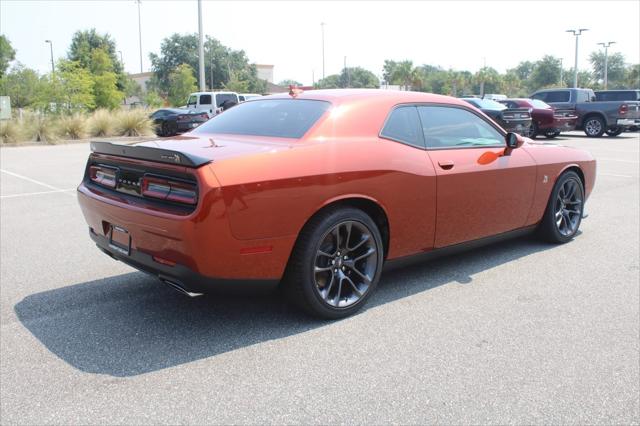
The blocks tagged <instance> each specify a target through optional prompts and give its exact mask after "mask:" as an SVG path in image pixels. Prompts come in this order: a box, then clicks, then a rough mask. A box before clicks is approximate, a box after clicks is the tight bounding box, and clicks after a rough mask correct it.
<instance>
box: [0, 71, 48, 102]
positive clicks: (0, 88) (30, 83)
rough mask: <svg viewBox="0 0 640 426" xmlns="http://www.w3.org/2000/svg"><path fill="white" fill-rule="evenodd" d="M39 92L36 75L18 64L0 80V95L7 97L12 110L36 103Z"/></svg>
mask: <svg viewBox="0 0 640 426" xmlns="http://www.w3.org/2000/svg"><path fill="white" fill-rule="evenodd" d="M41 90H42V85H41V84H40V77H39V76H38V73H37V72H35V71H34V70H32V69H29V68H26V67H25V66H24V65H22V64H20V63H18V64H16V65H15V66H14V67H13V68H12V69H11V70H10V71H9V72H8V73H7V74H5V75H4V77H2V78H0V94H1V95H3V96H9V97H10V98H11V106H13V107H14V108H26V107H30V106H32V105H33V104H34V103H36V101H37V99H38V94H39V92H40V91H41Z"/></svg>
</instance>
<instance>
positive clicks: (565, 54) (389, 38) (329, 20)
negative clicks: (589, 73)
mask: <svg viewBox="0 0 640 426" xmlns="http://www.w3.org/2000/svg"><path fill="white" fill-rule="evenodd" d="M141 11H142V49H143V67H144V70H145V71H148V70H149V68H150V62H149V58H148V54H149V52H158V51H159V49H160V43H161V41H162V39H163V38H164V37H167V36H169V35H171V34H172V33H175V32H178V33H189V32H197V30H198V15H197V13H198V7H197V2H196V1H195V0H180V1H163V0H142V6H141ZM639 21H640V2H639V1H637V0H635V1H622V2H616V1H566V2H562V1H537V2H524V1H498V2H488V1H487V2H482V1H473V2H463V1H449V2H438V1H411V2H399V1H396V2H391V1H389V2H385V1H355V2H344V1H325V2H312V1H285V2H275V1H273V2H272V1H259V2H249V1H207V0H205V1H203V26H204V32H205V34H208V35H210V36H213V37H215V38H217V39H218V40H220V41H221V42H222V43H223V44H224V45H226V46H229V47H232V48H234V49H243V50H244V51H245V52H246V53H247V55H248V57H249V59H250V60H251V61H252V62H256V63H260V64H273V65H275V69H274V74H275V82H278V81H280V80H283V79H285V78H292V79H296V80H298V81H301V82H302V83H304V84H310V83H311V80H312V75H313V74H312V73H315V79H316V80H318V79H319V78H321V77H322V43H321V27H320V23H321V22H325V23H326V25H325V74H326V75H330V74H334V73H337V72H339V71H340V69H341V68H342V66H343V61H344V57H345V56H346V57H347V64H348V65H349V66H355V65H358V66H362V67H364V68H367V69H369V70H371V71H372V72H374V73H375V74H376V75H378V76H380V75H381V74H382V64H383V62H384V60H385V59H395V60H403V59H411V60H413V62H414V64H416V65H419V64H423V63H426V64H433V65H440V66H442V67H444V68H453V69H459V70H463V69H466V70H470V71H476V70H477V69H478V68H480V67H482V65H483V63H484V61H486V64H487V65H489V66H492V67H494V68H496V69H497V70H498V71H500V72H503V71H505V70H506V69H507V68H511V67H514V66H515V65H517V63H518V62H520V61H522V60H536V59H539V58H541V57H542V56H543V55H544V54H551V55H554V56H557V57H560V58H562V59H563V60H564V64H565V67H566V68H569V67H572V66H573V61H574V47H575V44H574V43H575V41H574V40H575V39H574V37H573V36H571V35H570V34H568V33H566V32H565V30H567V29H571V28H589V29H590V31H588V32H586V33H584V34H583V35H582V36H581V37H580V55H579V67H580V68H588V67H589V63H588V54H589V53H590V52H591V51H593V50H596V49H598V48H599V46H597V43H598V42H602V41H616V42H617V44H615V45H613V46H612V48H610V52H621V53H623V54H624V55H625V57H626V60H627V62H630V63H638V62H640V22H639ZM92 27H95V28H96V29H97V30H98V31H99V32H108V33H109V34H111V36H113V38H114V39H115V41H116V43H117V48H118V50H121V51H122V54H123V58H124V63H125V68H126V70H127V71H128V72H139V71H140V59H139V53H138V11H137V5H136V3H135V2H134V1H133V0H118V1H116V0H112V1H98V0H91V1H57V0H48V1H33V0H1V1H0V32H1V33H2V34H4V35H6V36H7V37H8V38H9V40H10V41H11V43H12V45H13V47H14V48H15V49H16V50H17V55H16V59H17V60H18V61H20V62H22V63H23V64H25V65H26V66H28V67H31V68H35V69H37V70H38V71H40V72H43V73H44V72H48V71H49V69H50V59H49V45H47V44H45V43H44V40H45V39H50V40H53V48H54V56H55V57H56V58H59V57H62V56H64V55H65V54H66V51H67V49H68V47H69V44H70V41H71V37H72V35H73V33H74V32H75V31H76V30H83V29H89V28H92Z"/></svg>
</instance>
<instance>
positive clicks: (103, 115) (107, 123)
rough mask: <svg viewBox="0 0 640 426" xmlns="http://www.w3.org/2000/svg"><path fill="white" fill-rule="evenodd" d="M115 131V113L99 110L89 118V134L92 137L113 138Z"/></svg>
mask: <svg viewBox="0 0 640 426" xmlns="http://www.w3.org/2000/svg"><path fill="white" fill-rule="evenodd" d="M114 130H115V117H114V113H112V112H110V111H108V110H106V109H99V110H97V111H96V112H94V113H93V115H92V116H91V118H89V134H90V135H91V136H98V137H102V136H113V133H114Z"/></svg>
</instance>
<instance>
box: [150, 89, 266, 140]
mask: <svg viewBox="0 0 640 426" xmlns="http://www.w3.org/2000/svg"><path fill="white" fill-rule="evenodd" d="M260 96H262V95H259V94H256V93H240V94H238V93H236V92H196V93H192V94H190V95H189V99H188V100H187V105H186V106H184V107H181V108H163V109H159V110H157V111H155V112H154V113H153V114H151V119H152V120H153V124H154V126H155V132H156V134H157V135H158V136H175V135H177V134H178V133H184V132H187V131H189V130H193V129H195V128H196V127H198V126H199V125H201V124H202V123H204V122H206V121H207V120H208V119H210V118H211V117H213V116H214V115H216V114H219V113H220V112H222V111H224V110H226V109H229V108H231V107H233V106H235V105H237V104H239V103H241V102H245V101H248V100H250V99H254V98H258V97H260Z"/></svg>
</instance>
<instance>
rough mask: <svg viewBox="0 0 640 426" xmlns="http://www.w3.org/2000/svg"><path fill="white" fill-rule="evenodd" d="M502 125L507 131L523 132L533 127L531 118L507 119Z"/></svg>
mask: <svg viewBox="0 0 640 426" xmlns="http://www.w3.org/2000/svg"><path fill="white" fill-rule="evenodd" d="M502 127H503V128H504V129H505V130H506V131H507V132H514V133H520V134H523V133H526V132H528V131H529V128H530V127H531V120H509V121H506V120H505V121H503V122H502Z"/></svg>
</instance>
